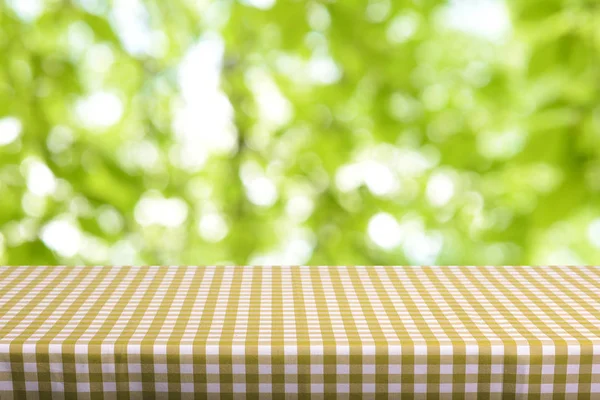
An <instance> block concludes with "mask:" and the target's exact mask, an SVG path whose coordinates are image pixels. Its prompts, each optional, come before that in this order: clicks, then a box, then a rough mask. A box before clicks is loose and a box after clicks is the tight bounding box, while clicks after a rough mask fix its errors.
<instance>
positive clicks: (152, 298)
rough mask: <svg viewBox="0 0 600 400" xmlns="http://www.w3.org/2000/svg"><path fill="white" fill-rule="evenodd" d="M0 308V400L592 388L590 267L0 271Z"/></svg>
mask: <svg viewBox="0 0 600 400" xmlns="http://www.w3.org/2000/svg"><path fill="white" fill-rule="evenodd" d="M0 311H1V312H0V398H1V399H3V400H4V399H13V398H14V399H25V398H28V399H29V398H38V397H39V398H50V396H51V398H52V399H61V398H66V399H69V398H78V399H100V398H102V399H111V398H117V397H118V398H130V399H137V398H144V399H146V398H157V399H163V398H165V399H166V398H309V397H310V398H348V397H356V398H394V399H395V398H461V399H462V398H525V397H527V396H528V395H529V396H534V397H536V398H540V397H541V398H551V397H552V393H558V394H560V398H569V397H572V398H577V396H578V395H579V396H584V397H587V398H590V396H591V397H593V398H600V268H599V267H382V266H374V267H361V266H353V267H346V266H340V267H304V266H284V267H250V266H249V267H217V266H207V267H195V266H181V267H157V266H153V267H0ZM453 396H454V397H453ZM595 396H597V397H595ZM555 398H556V397H555ZM580 398H581V397H580Z"/></svg>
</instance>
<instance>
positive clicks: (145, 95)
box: [0, 0, 600, 264]
mask: <svg viewBox="0 0 600 400" xmlns="http://www.w3.org/2000/svg"><path fill="white" fill-rule="evenodd" d="M0 54H1V57H0V262H1V263H4V264H57V263H61V264H62V263H66V264H213V263H218V264H225V263H226V264H245V263H252V264H545V263H557V264H562V263H597V261H598V260H599V259H600V59H599V55H600V3H599V2H597V1H596V0H543V1H542V0H527V1H518V0H507V1H506V3H504V2H501V1H500V0H462V1H460V0H456V1H451V2H446V1H440V0H412V1H410V0H406V1H391V0H369V1H356V0H343V1H340V0H338V1H335V0H329V1H301V0H277V1H274V0H246V1H233V0H218V1H209V0H205V1H202V0H169V1H160V0H147V1H141V0H114V1H109V0H0Z"/></svg>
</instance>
